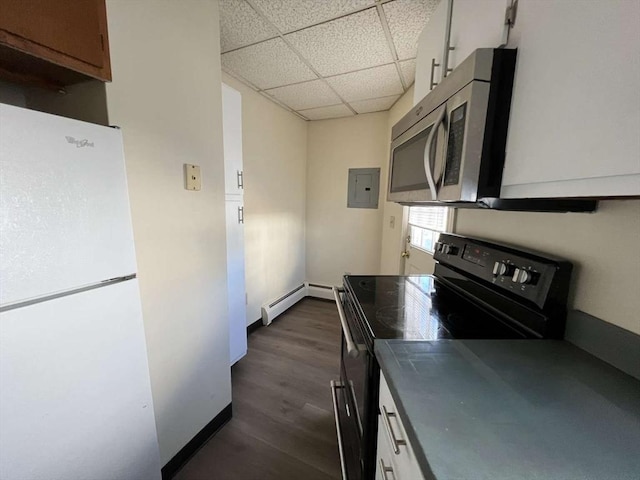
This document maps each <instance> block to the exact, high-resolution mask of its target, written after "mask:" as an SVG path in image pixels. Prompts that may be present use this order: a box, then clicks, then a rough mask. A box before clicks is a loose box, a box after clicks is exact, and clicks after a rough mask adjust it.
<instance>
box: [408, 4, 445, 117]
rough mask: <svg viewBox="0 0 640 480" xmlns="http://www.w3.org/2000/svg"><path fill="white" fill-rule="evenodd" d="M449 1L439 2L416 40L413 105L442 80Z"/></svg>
mask: <svg viewBox="0 0 640 480" xmlns="http://www.w3.org/2000/svg"><path fill="white" fill-rule="evenodd" d="M449 1H450V0H443V1H442V2H440V4H439V5H438V7H437V8H436V11H435V12H433V15H431V18H429V22H428V23H427V25H426V26H425V27H424V30H423V31H422V33H421V34H420V37H419V38H418V54H417V58H416V81H415V90H414V92H413V104H414V105H415V104H417V103H418V102H419V101H420V100H422V99H423V98H424V97H425V96H426V95H427V94H428V93H429V92H430V91H431V90H432V89H433V87H435V84H437V83H438V82H440V79H441V78H442V56H443V53H444V42H445V33H446V29H447V8H448V4H449Z"/></svg>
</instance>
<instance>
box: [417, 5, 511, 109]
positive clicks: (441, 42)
mask: <svg viewBox="0 0 640 480" xmlns="http://www.w3.org/2000/svg"><path fill="white" fill-rule="evenodd" d="M510 4H511V0H442V1H441V2H440V4H439V5H438V8H437V9H436V11H435V12H434V13H433V15H432V16H431V18H430V19H429V22H428V23H427V25H426V26H425V28H424V30H423V31H422V33H421V35H420V38H419V39H418V55H417V60H416V83H415V89H414V93H413V104H414V105H415V104H417V103H418V102H419V101H420V100H422V99H423V98H424V97H425V96H426V95H427V94H428V93H429V92H430V91H431V90H433V87H434V86H435V84H437V83H439V82H440V81H441V80H442V78H443V74H444V69H445V65H444V52H445V44H446V34H447V24H448V23H449V18H448V13H449V12H448V9H449V7H450V6H451V29H450V40H449V47H452V49H450V50H449V59H448V61H447V64H448V68H449V69H450V70H451V69H453V68H455V67H457V66H458V65H459V64H460V63H462V61H463V60H464V59H465V58H467V57H468V56H469V55H471V54H472V53H473V51H474V50H475V49H476V48H497V47H499V46H500V45H502V44H504V43H505V41H506V33H507V27H506V26H505V22H504V18H505V12H506V9H507V6H508V5H510Z"/></svg>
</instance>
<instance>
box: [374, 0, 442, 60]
mask: <svg viewBox="0 0 640 480" xmlns="http://www.w3.org/2000/svg"><path fill="white" fill-rule="evenodd" d="M439 3H440V0H394V1H393V2H389V3H385V4H383V5H382V9H383V10H384V14H385V16H386V17H387V23H388V24H389V30H391V37H392V38H393V43H394V45H395V47H396V52H397V53H398V58H399V59H400V60H405V59H407V58H414V57H415V56H416V50H417V48H418V36H419V35H420V33H421V32H422V29H423V28H424V26H425V25H426V24H427V22H428V21H429V18H430V17H431V15H432V14H433V12H434V11H435V9H436V7H437V6H438V4H439Z"/></svg>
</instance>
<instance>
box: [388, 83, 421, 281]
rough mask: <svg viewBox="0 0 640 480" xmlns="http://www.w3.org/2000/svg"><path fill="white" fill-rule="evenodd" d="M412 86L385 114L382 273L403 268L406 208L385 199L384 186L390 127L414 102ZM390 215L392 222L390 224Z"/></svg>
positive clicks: (398, 272) (396, 273)
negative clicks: (385, 145)
mask: <svg viewBox="0 0 640 480" xmlns="http://www.w3.org/2000/svg"><path fill="white" fill-rule="evenodd" d="M413 88H414V87H413V86H412V87H411V88H410V89H409V90H407V91H406V92H405V93H404V95H402V97H400V98H399V99H398V101H397V102H396V103H395V105H394V106H393V107H391V110H389V113H388V118H387V150H386V153H387V158H386V159H385V161H384V164H383V167H382V175H381V176H380V185H381V189H382V198H383V199H385V201H384V202H382V203H381V205H382V208H383V218H382V243H381V246H380V273H381V274H382V275H398V274H400V273H402V271H403V267H404V265H403V261H402V257H400V252H401V251H402V249H403V248H404V237H405V235H406V234H405V233H404V228H403V227H404V222H405V220H406V216H407V215H408V212H409V209H408V208H407V207H403V206H402V205H400V204H398V203H394V202H387V201H386V198H387V188H388V182H389V155H390V151H389V145H391V128H392V127H393V126H394V125H395V124H396V123H397V122H398V120H400V119H401V118H402V117H404V115H405V114H406V113H407V112H408V111H409V110H410V109H411V107H412V106H413ZM392 218H393V224H392Z"/></svg>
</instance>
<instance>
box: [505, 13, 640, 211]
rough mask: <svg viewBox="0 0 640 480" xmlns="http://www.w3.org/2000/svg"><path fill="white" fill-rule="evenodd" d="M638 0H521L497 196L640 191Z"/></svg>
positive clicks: (512, 40)
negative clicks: (502, 169)
mask: <svg viewBox="0 0 640 480" xmlns="http://www.w3.org/2000/svg"><path fill="white" fill-rule="evenodd" d="M639 25H640V2H637V1H629V0H610V1H606V2H596V1H584V0H546V1H544V2H540V1H537V0H520V1H519V2H518V14H517V18H516V24H515V28H514V29H513V31H512V32H511V38H510V41H509V46H510V47H517V48H518V61H517V70H516V77H515V85H514V91H513V101H512V106H511V117H510V122H509V133H508V140H507V157H506V161H505V169H504V176H503V182H502V184H503V186H502V191H501V196H503V197H507V198H522V197H554V196H564V197H572V196H608V195H638V194H640V133H639V132H640V88H639V86H640V35H639V34H638V26H639Z"/></svg>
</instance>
